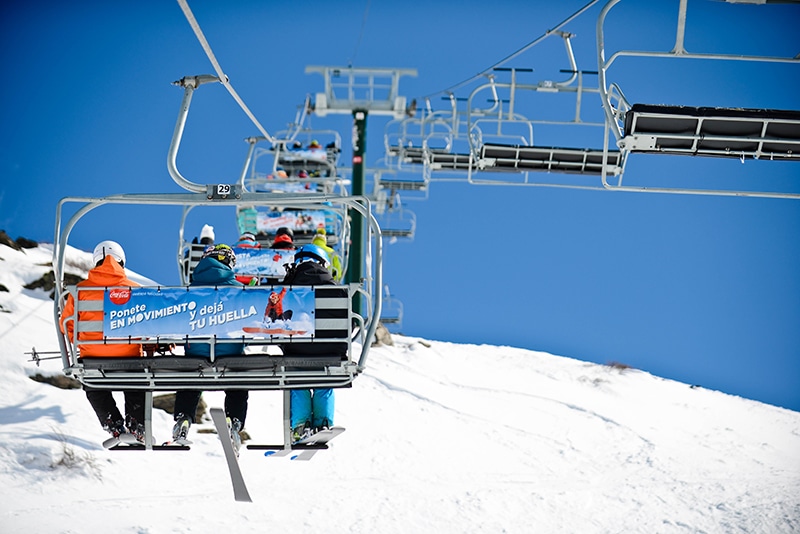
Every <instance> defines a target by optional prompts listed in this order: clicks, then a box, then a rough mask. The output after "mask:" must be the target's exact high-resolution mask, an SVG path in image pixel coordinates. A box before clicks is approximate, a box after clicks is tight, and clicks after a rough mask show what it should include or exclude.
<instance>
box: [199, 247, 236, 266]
mask: <svg viewBox="0 0 800 534" xmlns="http://www.w3.org/2000/svg"><path fill="white" fill-rule="evenodd" d="M203 257H204V258H208V257H211V258H214V259H215V260H217V261H218V262H220V263H224V264H225V265H227V266H228V267H230V268H231V269H233V267H234V265H236V254H235V253H234V252H233V249H232V248H231V247H229V246H228V245H224V244H222V243H220V244H219V245H214V246H213V247H208V248H207V249H206V251H205V252H203Z"/></svg>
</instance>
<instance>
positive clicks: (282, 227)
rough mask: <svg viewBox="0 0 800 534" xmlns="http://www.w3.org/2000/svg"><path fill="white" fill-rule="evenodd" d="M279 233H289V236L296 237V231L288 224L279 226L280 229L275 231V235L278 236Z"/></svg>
mask: <svg viewBox="0 0 800 534" xmlns="http://www.w3.org/2000/svg"><path fill="white" fill-rule="evenodd" d="M279 235H288V236H289V237H291V238H292V239H294V232H293V231H292V229H291V228H289V227H288V226H281V227H280V228H278V231H277V232H275V237H278V236H279Z"/></svg>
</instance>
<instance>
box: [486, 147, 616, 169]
mask: <svg viewBox="0 0 800 534" xmlns="http://www.w3.org/2000/svg"><path fill="white" fill-rule="evenodd" d="M481 158H482V159H486V160H494V165H493V166H490V165H488V164H487V165H486V167H485V169H487V170H492V171H494V170H509V171H518V172H522V171H547V172H563V173H571V174H598V175H599V174H601V173H602V172H603V151H602V150H598V149H581V148H558V147H538V146H535V147H534V146H521V145H497V144H492V143H486V144H485V145H483V146H482V147H481ZM619 164H620V153H619V151H616V150H611V151H609V152H608V161H607V163H606V166H607V167H608V168H610V169H612V170H615V168H616V167H619Z"/></svg>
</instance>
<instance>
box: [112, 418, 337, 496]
mask: <svg viewBox="0 0 800 534" xmlns="http://www.w3.org/2000/svg"><path fill="white" fill-rule="evenodd" d="M210 412H211V420H212V421H213V422H214V427H215V428H216V429H217V435H219V438H220V442H221V443H222V449H223V451H225V460H226V461H227V463H228V471H229V473H230V476H231V484H232V485H233V497H234V499H235V500H236V501H239V502H253V499H251V498H250V493H249V492H248V491H247V485H246V484H245V482H244V476H243V475H242V470H241V468H240V467H239V462H238V460H237V456H238V455H237V454H236V450H235V449H234V447H233V441H232V440H231V437H230V429H228V422H227V420H226V418H225V411H224V410H222V409H221V408H211V410H210ZM342 432H344V428H342V427H333V428H331V429H329V430H321V431H319V432H317V433H315V434H312V435H311V436H309V437H307V438H304V439H302V440H300V441H298V442H296V443H294V444H292V446H291V448H289V449H287V448H286V447H284V446H283V445H248V446H247V448H248V449H255V450H266V451H267V452H265V453H264V455H265V456H274V457H280V456H289V455H290V454H292V453H294V452H297V451H300V452H299V453H298V454H295V455H294V456H291V459H292V460H310V459H311V457H313V456H314V454H316V452H317V451H318V450H323V449H327V448H328V445H327V443H328V442H329V441H330V440H332V439H333V438H335V437H336V436H338V435H339V434H341V433H342ZM130 440H133V442H131V441H130ZM103 446H104V447H106V448H109V449H111V450H144V449H145V446H144V444H143V443H140V442H138V441H136V438H134V437H133V435H132V434H120V436H119V437H115V438H110V439H108V440H106V441H105V442H103ZM153 449H154V450H176V449H177V450H189V447H188V446H187V445H185V444H174V445H153Z"/></svg>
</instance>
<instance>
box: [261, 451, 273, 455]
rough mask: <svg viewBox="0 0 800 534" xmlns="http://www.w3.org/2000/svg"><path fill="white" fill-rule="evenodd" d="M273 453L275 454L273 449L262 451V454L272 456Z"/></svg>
mask: <svg viewBox="0 0 800 534" xmlns="http://www.w3.org/2000/svg"><path fill="white" fill-rule="evenodd" d="M273 454H275V451H267V452H265V453H264V456H272V455H273Z"/></svg>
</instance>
